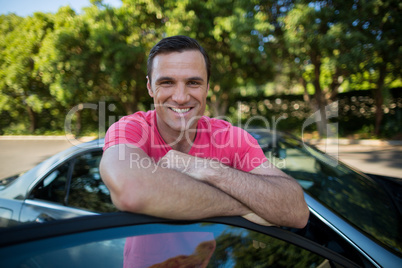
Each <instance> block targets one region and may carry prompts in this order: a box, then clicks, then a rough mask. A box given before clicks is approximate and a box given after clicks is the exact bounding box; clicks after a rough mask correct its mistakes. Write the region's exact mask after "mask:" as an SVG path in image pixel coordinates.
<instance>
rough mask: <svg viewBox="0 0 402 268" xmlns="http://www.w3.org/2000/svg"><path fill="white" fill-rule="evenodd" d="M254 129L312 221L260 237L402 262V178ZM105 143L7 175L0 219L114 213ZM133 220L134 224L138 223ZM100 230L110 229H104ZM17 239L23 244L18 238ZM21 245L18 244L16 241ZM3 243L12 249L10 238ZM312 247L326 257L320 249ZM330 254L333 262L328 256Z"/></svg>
mask: <svg viewBox="0 0 402 268" xmlns="http://www.w3.org/2000/svg"><path fill="white" fill-rule="evenodd" d="M250 133H251V134H252V135H253V136H254V137H255V138H256V139H257V140H258V142H259V143H260V145H261V147H262V149H263V150H264V152H265V154H266V156H267V157H268V159H269V160H270V161H271V163H272V164H274V165H275V166H277V167H278V168H280V169H282V170H283V171H284V172H286V173H287V174H289V175H290V176H292V177H294V178H295V179H296V180H297V181H298V182H299V183H300V185H301V186H302V187H303V189H304V195H305V199H306V202H307V204H308V206H309V209H310V219H309V222H308V224H307V226H306V227H305V228H303V229H300V230H299V229H290V228H274V227H273V228H271V227H262V226H260V227H258V228H257V227H256V226H253V228H254V229H252V230H254V231H258V232H260V233H261V232H262V234H261V235H262V236H264V235H267V234H266V233H265V232H269V235H271V236H272V235H273V233H276V232H280V233H282V232H284V233H286V234H287V235H288V236H289V239H288V240H286V239H285V240H283V239H282V238H280V240H281V239H282V240H283V241H285V242H284V243H285V244H286V243H293V244H295V243H296V242H295V241H298V239H305V240H303V241H309V243H310V242H311V243H312V245H314V246H313V247H318V246H320V247H324V248H326V249H327V250H329V251H330V252H331V253H336V254H337V255H339V256H341V257H342V258H344V259H346V260H348V261H350V262H352V263H354V264H357V265H358V266H360V267H402V259H401V256H402V254H401V253H402V238H401V234H402V230H401V226H402V224H401V218H402V217H401V215H402V213H401V207H402V206H401V199H402V198H401V186H402V183H401V180H398V179H393V178H387V177H383V176H378V175H373V176H368V175H366V174H363V173H361V172H359V171H357V170H355V169H352V168H350V167H348V166H347V165H345V164H343V163H341V162H340V161H338V160H337V159H335V158H331V157H329V156H328V155H326V154H324V153H323V152H321V151H320V150H318V149H317V148H315V147H313V146H309V145H307V144H306V143H304V142H303V141H302V140H300V139H298V138H297V137H295V136H293V135H291V134H288V133H283V132H274V133H272V132H268V131H266V130H263V129H260V130H259V129H254V130H252V131H250ZM102 146H103V140H102V139H100V140H95V141H92V142H89V143H84V144H80V146H73V147H71V148H69V149H67V150H66V151H63V152H61V153H59V154H57V155H55V156H53V157H52V158H50V159H49V160H47V161H44V162H43V163H41V164H40V165H38V166H37V167H35V168H34V169H32V170H30V171H28V172H27V173H25V174H23V175H21V176H19V177H17V178H11V179H9V180H7V183H8V184H7V185H5V186H3V189H2V190H0V198H1V199H0V219H1V222H0V223H1V224H2V225H3V226H13V225H19V224H21V223H30V222H46V223H45V225H47V224H54V225H51V226H64V225H63V222H64V221H61V223H59V221H56V222H57V223H56V222H55V221H52V220H54V219H67V218H73V217H76V216H84V215H92V216H91V217H89V219H92V218H93V217H94V218H97V217H106V216H105V215H97V214H100V213H106V212H107V213H111V212H112V213H113V212H114V211H116V208H115V207H114V206H113V204H112V203H111V201H110V196H109V191H108V189H107V188H106V186H105V185H104V184H103V182H102V180H101V178H100V175H99V161H100V158H101V155H102ZM113 215H114V214H113ZM118 215H120V214H118ZM137 216H138V215H137ZM124 217H126V216H124ZM138 217H140V216H138ZM141 217H142V216H141ZM87 218H88V217H84V219H87ZM69 221H70V220H69ZM69 221H68V222H69ZM77 221H80V220H79V219H77ZM87 221H91V220H87ZM238 221H239V219H235V218H228V219H225V222H223V224H224V225H228V226H238V225H237V223H236V222H238ZM242 222H243V223H245V222H244V221H242ZM170 223H171V224H173V225H174V226H175V225H177V226H179V227H180V226H183V224H184V225H186V224H187V223H183V222H182V221H170ZM170 223H169V224H170ZM193 223H194V224H196V225H197V224H198V225H202V226H203V225H209V223H210V222H208V221H201V220H200V221H197V222H192V224H193ZM207 223H208V224H207ZM58 224H60V225H58ZM131 224H132V225H135V226H137V225H136V223H135V220H133V222H131ZM169 224H168V225H169ZM45 225H43V226H45ZM169 226H170V225H169ZM247 226H248V227H247ZM247 226H245V225H242V226H240V227H242V228H243V229H247V230H249V229H250V228H251V227H249V225H247ZM179 227H178V228H179ZM221 227H222V226H221ZM221 227H219V228H221ZM19 228H23V227H20V226H14V227H13V228H8V229H7V230H8V232H9V233H11V229H18V230H20V229H19ZM29 228H41V227H39V226H30V227H29ZM52 228H53V227H52ZM57 228H62V227H57ZM83 228H88V229H90V228H89V227H83ZM102 228H105V230H106V229H108V227H107V226H104V227H102ZM116 228H117V227H116ZM127 228H128V227H127ZM169 228H170V227H169ZM172 228H173V227H172ZM222 228H223V227H222ZM225 228H226V227H225ZM230 228H232V227H230ZM256 228H257V229H258V230H257V229H256ZM128 229H130V228H128ZM179 229H180V228H179ZM243 229H242V230H243ZM22 230H24V229H22ZM38 230H39V229H38ZM94 230H95V229H94ZM264 230H265V231H264ZM268 230H270V231H268ZM243 231H244V230H243ZM243 231H241V232H243ZM271 231H272V232H271ZM38 232H39V231H38ZM80 232H81V231H77V233H80ZM88 232H89V230H88ZM238 232H239V233H241V232H240V231H238ZM244 232H245V231H244ZM151 233H152V232H151ZM236 233H237V231H234V234H236ZM146 234H148V231H147V232H146ZM214 234H215V233H214ZM55 235H56V237H55V239H56V240H57V239H58V237H59V236H60V237H64V236H65V235H68V233H64V232H63V230H59V231H58V232H57V233H56V234H55ZM255 235H256V236H258V235H259V233H258V235H257V234H255ZM2 237H3V236H2ZM122 237H123V238H124V237H125V234H122ZM217 237H219V236H217ZM274 237H275V235H274ZM45 238H46V239H47V238H48V237H37V238H35V239H38V241H42V240H43V239H45ZM32 239H33V238H32ZM60 239H61V238H60ZM236 239H240V238H236ZM267 239H268V238H267ZM269 239H271V238H269ZM269 239H268V240H267V241H269ZM215 240H216V241H219V240H218V239H215ZM240 240H241V239H240ZM282 240H281V241H282ZM30 241H31V240H30ZM105 241H107V240H105ZM256 241H259V240H256ZM264 241H265V240H264ZM10 243H14V242H10ZM18 243H22V244H24V243H26V242H24V240H21V242H18ZM18 243H14V244H15V246H18ZM38 243H39V242H38ZM269 243H270V242H269ZM269 243H268V244H269ZM281 243H282V242H281ZM101 244H102V243H101ZM106 244H107V243H106ZM263 244H266V243H265V242H263ZM3 245H4V247H5V248H7V245H8V244H7V241H6V242H4V243H3ZM297 245H298V246H301V247H303V246H302V245H299V244H297ZM218 246H219V244H217V245H216V247H217V249H218V248H219V247H218ZM303 248H305V247H303ZM307 249H308V248H307ZM316 249H317V248H316ZM230 250H232V248H231V249H230ZM233 250H234V249H233ZM278 250H279V249H278ZM309 250H310V251H312V252H313V253H314V254H318V255H320V256H323V255H322V254H321V253H320V252H321V251H320V250H318V249H317V250H318V251H315V250H312V249H309ZM0 252H1V251H0ZM297 252H298V251H297ZM186 254H187V255H188V252H187V253H186ZM186 254H184V255H186ZM233 254H234V253H233ZM239 254H240V253H239ZM190 255H191V254H190ZM302 255H303V254H302ZM236 256H237V255H236ZM225 258H229V257H225ZM272 258H275V257H272ZM325 259H326V260H328V262H329V263H331V262H332V259H331V258H329V257H328V256H326V257H325ZM335 262H336V261H335ZM336 263H339V262H336ZM316 264H317V263H316ZM320 264H322V263H321V262H320ZM311 265H312V267H314V265H313V264H311ZM262 266H263V267H265V266H266V265H262ZM290 266H292V265H290ZM344 266H346V267H349V265H344ZM223 267H226V266H225V265H224V266H223ZM229 267H232V266H231V265H229ZM303 267H304V266H303Z"/></svg>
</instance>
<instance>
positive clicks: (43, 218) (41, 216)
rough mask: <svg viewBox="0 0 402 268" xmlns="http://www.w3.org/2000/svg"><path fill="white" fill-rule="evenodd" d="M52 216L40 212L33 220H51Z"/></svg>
mask: <svg viewBox="0 0 402 268" xmlns="http://www.w3.org/2000/svg"><path fill="white" fill-rule="evenodd" d="M53 220H54V218H52V217H51V216H49V215H47V214H46V213H41V214H40V215H39V216H38V217H36V219H35V222H39V223H40V222H47V221H53Z"/></svg>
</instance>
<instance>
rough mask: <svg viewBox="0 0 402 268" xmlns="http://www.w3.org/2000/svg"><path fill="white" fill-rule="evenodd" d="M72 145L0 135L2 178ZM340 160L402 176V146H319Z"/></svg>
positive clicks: (366, 169) (62, 140)
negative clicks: (9, 137)
mask: <svg viewBox="0 0 402 268" xmlns="http://www.w3.org/2000/svg"><path fill="white" fill-rule="evenodd" d="M70 146H72V144H71V143H70V142H69V141H68V140H66V139H65V138H63V137H53V138H52V137H50V138H46V139H43V138H40V137H37V138H29V139H26V138H18V139H5V137H0V163H1V165H0V178H4V177H7V176H11V175H14V174H17V173H19V172H23V171H26V170H28V169H30V168H32V167H34V166H35V165H37V164H38V163H40V162H41V161H43V160H45V159H46V158H48V157H50V156H52V155H53V154H55V153H57V152H60V151H62V150H64V149H66V148H68V147H70ZM317 147H319V148H320V149H321V150H323V151H325V152H327V153H330V154H333V153H336V152H337V151H338V156H339V159H340V160H341V161H343V162H344V163H346V164H348V165H350V166H351V167H354V168H357V169H360V170H362V171H363V172H366V173H373V174H380V175H386V176H392V177H398V178H402V145H396V146H391V145H388V146H378V145H376V146H373V145H359V144H352V145H338V146H334V145H329V146H327V147H324V146H323V145H318V146H317Z"/></svg>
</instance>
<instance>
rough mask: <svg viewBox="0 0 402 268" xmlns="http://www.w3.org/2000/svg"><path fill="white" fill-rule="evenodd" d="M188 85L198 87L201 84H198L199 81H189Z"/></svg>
mask: <svg viewBox="0 0 402 268" xmlns="http://www.w3.org/2000/svg"><path fill="white" fill-rule="evenodd" d="M188 84H189V85H190V86H198V85H199V84H200V83H199V82H197V81H189V82H188Z"/></svg>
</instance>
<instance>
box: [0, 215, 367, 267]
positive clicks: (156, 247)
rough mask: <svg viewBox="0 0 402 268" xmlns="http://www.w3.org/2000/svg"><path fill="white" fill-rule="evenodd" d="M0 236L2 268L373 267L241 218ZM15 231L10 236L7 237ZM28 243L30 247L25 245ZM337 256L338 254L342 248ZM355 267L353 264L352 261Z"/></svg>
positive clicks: (60, 225)
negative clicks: (0, 237)
mask: <svg viewBox="0 0 402 268" xmlns="http://www.w3.org/2000/svg"><path fill="white" fill-rule="evenodd" d="M51 226H52V228H46V225H36V226H31V227H30V229H25V230H24V231H23V232H21V231H19V232H16V234H13V233H10V232H8V233H4V234H1V232H0V235H4V240H3V241H0V256H2V258H0V264H2V265H3V266H4V267H39V266H40V267H154V268H155V267H372V265H371V264H370V263H367V262H361V261H359V257H358V256H354V255H356V254H359V253H357V252H350V254H351V256H354V259H350V258H348V257H347V256H343V255H342V254H339V253H338V252H337V251H335V250H333V249H330V248H328V247H325V246H323V245H322V244H321V243H317V242H318V241H317V242H316V241H312V240H309V239H305V238H304V237H302V236H300V234H298V233H295V232H292V231H289V230H283V229H281V228H278V227H265V226H259V225H256V224H253V223H250V222H248V221H246V220H245V219H243V218H240V217H221V218H213V219H208V220H201V221H174V220H166V219H157V218H154V217H149V216H145V215H137V214H128V213H117V214H116V213H113V214H105V215H98V216H94V217H84V218H76V219H71V220H67V221H59V222H57V223H55V224H52V225H51ZM11 231H12V230H11ZM26 241H29V243H27V242H26ZM339 250H342V249H339ZM356 260H357V262H356Z"/></svg>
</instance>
